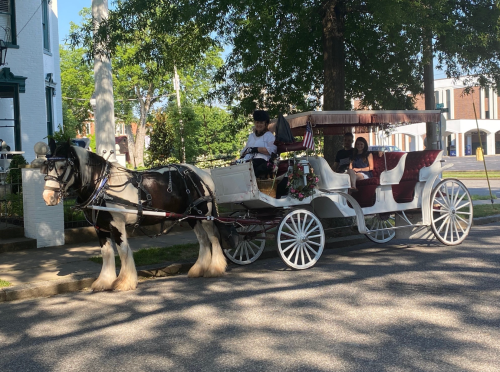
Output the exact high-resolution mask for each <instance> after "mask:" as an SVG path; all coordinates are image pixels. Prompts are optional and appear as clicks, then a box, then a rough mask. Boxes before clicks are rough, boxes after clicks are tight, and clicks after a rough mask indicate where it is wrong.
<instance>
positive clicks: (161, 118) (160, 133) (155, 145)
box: [145, 109, 178, 167]
mask: <svg viewBox="0 0 500 372" xmlns="http://www.w3.org/2000/svg"><path fill="white" fill-rule="evenodd" d="M175 132H176V130H175V126H174V125H173V123H172V122H170V121H169V120H168V114H167V112H166V110H164V109H159V110H155V111H153V112H152V113H151V118H150V132H149V136H150V143H149V148H148V151H147V153H148V156H147V157H146V159H145V165H146V166H147V167H157V166H160V165H162V164H167V163H169V162H178V161H176V160H173V159H172V156H173V155H174V154H173V153H174V149H175V139H176V138H175V137H176V136H175Z"/></svg>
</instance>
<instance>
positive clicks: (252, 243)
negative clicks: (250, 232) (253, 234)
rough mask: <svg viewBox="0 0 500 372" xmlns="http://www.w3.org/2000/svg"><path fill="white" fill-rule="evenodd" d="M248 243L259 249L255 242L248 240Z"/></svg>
mask: <svg viewBox="0 0 500 372" xmlns="http://www.w3.org/2000/svg"><path fill="white" fill-rule="evenodd" d="M260 241H262V240H260ZM248 243H249V244H250V245H251V246H253V247H254V248H255V249H257V250H259V249H260V247H259V246H258V245H257V244H255V243H254V242H252V241H249V242H248ZM252 252H253V251H252Z"/></svg>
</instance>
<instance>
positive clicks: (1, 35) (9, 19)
mask: <svg viewBox="0 0 500 372" xmlns="http://www.w3.org/2000/svg"><path fill="white" fill-rule="evenodd" d="M0 39H2V40H3V41H5V42H6V44H7V45H17V37H16V13H15V7H14V0H0Z"/></svg>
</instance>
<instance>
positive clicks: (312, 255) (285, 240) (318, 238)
mask: <svg viewBox="0 0 500 372" xmlns="http://www.w3.org/2000/svg"><path fill="white" fill-rule="evenodd" d="M277 239H278V252H279V254H280V256H281V258H282V259H283V261H284V262H285V263H286V264H287V265H288V266H290V267H291V268H293V269H298V270H303V269H308V268H310V267H313V266H314V265H315V264H316V262H317V261H318V260H319V258H320V257H321V254H322V253H323V248H324V247H325V231H324V230H323V225H321V222H320V220H319V219H318V217H316V216H315V215H314V214H313V213H311V212H309V211H307V210H305V209H297V210H294V211H293V212H290V213H288V214H287V215H286V216H285V218H283V220H282V221H281V223H280V225H279V228H278V233H277Z"/></svg>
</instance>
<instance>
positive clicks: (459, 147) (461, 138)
mask: <svg viewBox="0 0 500 372" xmlns="http://www.w3.org/2000/svg"><path fill="white" fill-rule="evenodd" d="M456 147H457V150H458V151H457V155H458V156H464V155H465V151H464V150H465V149H464V147H465V146H464V135H463V134H462V133H458V134H457V141H456Z"/></svg>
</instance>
